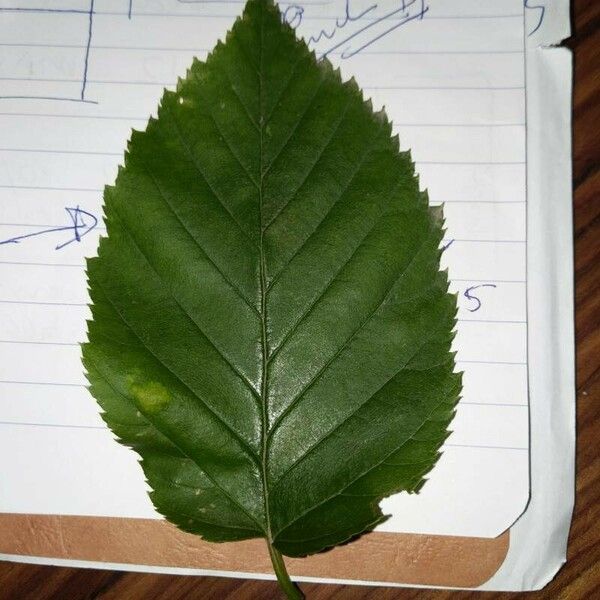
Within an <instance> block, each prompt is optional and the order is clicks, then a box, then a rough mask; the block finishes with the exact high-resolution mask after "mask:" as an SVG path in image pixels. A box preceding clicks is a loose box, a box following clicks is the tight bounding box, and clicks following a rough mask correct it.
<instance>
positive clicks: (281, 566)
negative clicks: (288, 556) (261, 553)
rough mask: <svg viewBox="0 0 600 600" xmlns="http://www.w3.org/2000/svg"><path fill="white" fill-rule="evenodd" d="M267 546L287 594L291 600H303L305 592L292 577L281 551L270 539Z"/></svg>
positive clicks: (276, 572)
mask: <svg viewBox="0 0 600 600" xmlns="http://www.w3.org/2000/svg"><path fill="white" fill-rule="evenodd" d="M267 547H268V548H269V556H270V557H271V562H272V563H273V570H274V571H275V575H277V581H278V582H279V585H280V586H281V589H282V590H283V591H284V593H285V595H286V596H287V597H288V598H289V600H303V599H304V594H303V593H302V592H301V591H300V588H299V587H298V586H297V585H296V584H295V583H294V582H293V581H292V580H291V579H290V576H289V574H288V572H287V569H286V568H285V562H284V561H283V556H281V552H279V550H277V549H276V548H275V547H274V546H273V544H271V542H270V541H269V540H267Z"/></svg>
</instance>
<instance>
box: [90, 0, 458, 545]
mask: <svg viewBox="0 0 600 600" xmlns="http://www.w3.org/2000/svg"><path fill="white" fill-rule="evenodd" d="M104 198H105V215H106V225H107V231H108V237H106V238H103V239H102V240H101V242H100V246H99V251H98V257H96V258H92V259H90V260H89V261H88V267H87V272H88V277H89V287H90V296H91V299H92V303H93V304H92V314H93V319H92V320H91V321H90V322H89V327H88V338H89V342H88V343H87V344H85V345H84V348H83V356H84V364H85V367H86V369H87V375H88V379H89V381H90V384H91V387H90V389H91V392H92V394H93V395H94V396H95V398H96V399H97V400H98V402H99V403H100V405H101V407H102V409H103V411H104V413H103V417H104V419H105V421H106V422H107V424H108V425H109V427H110V428H111V429H112V431H113V432H114V433H115V434H116V435H117V437H118V439H119V440H120V441H121V442H122V443H124V444H126V445H127V446H130V447H131V448H133V449H134V450H135V451H136V452H138V453H139V454H140V456H141V457H142V467H143V469H144V472H145V475H146V477H147V479H148V482H149V484H150V486H151V488H152V492H151V498H152V501H153V503H154V505H155V506H156V508H157V510H158V511H159V512H161V513H162V514H163V515H165V517H166V518H167V519H169V520H170V521H172V522H173V523H175V524H176V525H178V526H179V527H180V528H182V529H184V530H185V531H189V532H192V533H196V534H199V535H201V536H203V537H204V538H206V539H207V540H212V541H216V542H224V541H229V540H242V539H246V538H252V537H264V538H266V539H267V541H268V543H269V545H270V546H271V547H272V548H273V551H274V552H275V553H279V552H281V553H283V554H286V555H290V556H302V555H306V554H309V553H313V552H318V551H320V550H322V549H324V548H327V547H329V546H333V545H336V544H340V543H342V542H344V541H346V540H348V539H350V538H352V537H354V536H356V535H357V534H360V533H361V532H364V531H368V530H370V529H372V528H373V527H375V526H376V525H377V524H378V523H381V522H382V521H383V520H385V518H386V517H385V516H384V515H383V514H382V512H381V510H380V509H379V506H378V503H379V501H380V500H381V499H382V498H383V497H385V496H388V495H390V494H393V493H396V492H399V491H402V490H405V491H408V492H414V491H417V490H418V489H419V488H420V486H421V485H422V483H423V481H424V475H425V474H426V473H427V472H428V471H429V470H430V469H431V468H432V467H433V465H434V464H435V462H436V460H437V457H438V454H439V452H438V450H439V448H440V446H441V444H442V442H443V440H444V439H445V437H446V436H447V427H448V424H449V422H450V420H451V418H452V416H453V411H454V407H455V404H456V401H457V398H458V394H459V392H460V388H461V383H460V376H459V375H458V374H455V373H454V355H453V354H452V353H451V351H450V345H451V341H452V337H453V333H452V331H453V328H454V326H455V313H456V299H455V298H454V297H453V296H451V295H449V294H448V291H447V290H448V281H447V275H446V273H444V272H440V270H439V259H440V249H439V246H440V242H441V240H442V236H443V229H442V216H441V211H440V210H439V209H432V208H429V206H428V200H427V196H426V194H425V193H424V192H421V191H419V185H418V180H417V178H416V176H415V174H414V165H413V163H412V161H411V158H410V154H409V153H408V152H399V149H398V139H397V137H392V127H391V124H390V123H389V122H388V120H387V118H386V115H385V114H384V113H383V112H379V113H374V112H373V111H372V108H371V104H370V102H368V101H367V102H365V101H364V100H363V96H362V93H361V91H360V89H359V88H358V86H357V84H356V83H355V82H354V81H353V80H351V81H348V82H342V80H341V77H340V74H339V71H337V70H334V69H333V67H332V66H331V64H330V63H329V62H328V61H327V60H321V61H317V60H316V59H315V56H314V54H313V53H311V52H310V51H309V50H308V49H307V47H306V44H305V43H304V42H302V41H299V40H297V39H296V37H295V35H294V32H293V30H292V29H291V28H290V27H289V26H287V25H286V24H284V23H282V19H281V15H280V13H279V10H278V9H277V8H276V7H274V6H273V4H272V3H271V1H270V0H249V2H248V4H247V5H246V8H245V10H244V14H243V16H242V17H241V18H240V19H238V20H237V21H236V22H235V24H234V26H233V28H232V30H231V32H230V33H228V35H227V37H226V42H225V43H224V44H222V43H220V42H219V43H218V44H217V46H216V48H215V50H214V51H213V53H212V54H211V55H209V57H208V59H207V60H206V62H200V61H198V60H195V61H194V63H193V65H192V67H191V69H190V70H189V71H188V73H187V77H186V78H185V79H184V80H181V81H180V82H179V84H178V87H177V91H176V92H169V91H166V92H165V94H164V96H163V98H162V101H161V105H160V108H159V111H158V119H150V121H149V123H148V126H147V129H146V131H145V132H137V131H134V132H133V134H132V137H131V141H130V143H129V146H128V150H127V153H126V156H125V166H124V168H121V169H120V170H119V174H118V177H117V180H116V184H115V185H114V186H113V187H107V188H106V190H105V196H104Z"/></svg>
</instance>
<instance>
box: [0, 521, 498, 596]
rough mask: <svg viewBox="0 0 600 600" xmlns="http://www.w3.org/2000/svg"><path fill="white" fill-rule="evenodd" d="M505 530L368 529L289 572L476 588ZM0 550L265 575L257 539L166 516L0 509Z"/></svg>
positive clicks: (492, 565)
mask: <svg viewBox="0 0 600 600" xmlns="http://www.w3.org/2000/svg"><path fill="white" fill-rule="evenodd" d="M508 543H509V534H508V532H507V533H505V534H503V535H501V536H500V537H498V538H494V539H484V538H465V537H449V536H428V535H412V534H396V533H380V532H375V533H370V534H368V535H365V536H363V537H361V538H360V539H358V540H356V541H355V542H353V543H351V544H347V545H345V546H340V547H337V548H334V549H333V550H330V551H328V552H325V553H321V554H318V555H314V556H311V557H308V558H305V559H288V560H287V563H288V567H289V570H290V572H291V573H292V574H295V575H304V576H312V577H324V578H332V579H356V580H366V581H382V582H394V583H407V584H422V585H440V586H452V587H454V586H456V587H476V586H479V585H481V584H482V583H484V582H485V581H487V580H488V579H489V578H490V577H491V576H492V575H493V574H494V573H495V572H496V571H497V570H498V568H499V567H500V565H501V564H502V562H503V561H504V558H505V557H506V553H507V551H508ZM0 553H3V554H16V555H20V556H42V557H48V558H61V559H73V560H85V561H95V562H110V563H124V564H135V565H148V566H161V567H184V568H197V569H210V570H223V571H242V572H246V573H270V572H271V565H270V562H269V558H268V555H267V551H266V547H265V544H264V542H262V541H261V540H249V541H245V542H234V543H227V544H212V543H208V542H204V541H203V540H201V539H200V538H199V537H197V536H194V535H190V534H187V533H184V532H182V531H179V530H178V529H177V528H176V527H174V526H172V525H171V524H169V523H167V522H165V521H157V520H151V519H116V518H97V517H69V516H46V515H17V514H3V515H0Z"/></svg>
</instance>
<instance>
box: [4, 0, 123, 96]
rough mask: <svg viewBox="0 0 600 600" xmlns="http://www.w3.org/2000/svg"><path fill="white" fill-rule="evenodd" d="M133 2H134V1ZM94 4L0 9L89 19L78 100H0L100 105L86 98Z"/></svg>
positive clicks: (91, 1)
mask: <svg viewBox="0 0 600 600" xmlns="http://www.w3.org/2000/svg"><path fill="white" fill-rule="evenodd" d="M132 1H133V0H132ZM94 3H95V0H90V4H89V8H88V9H87V10H83V9H67V8H25V7H18V6H15V7H10V8H9V7H6V8H5V7H0V12H13V13H52V14H75V15H87V17H88V28H87V38H86V43H85V53H84V59H83V72H82V76H81V91H80V93H79V97H78V98H70V97H62V96H19V95H15V96H0V100H62V101H65V102H83V103H86V104H98V103H97V102H95V101H93V100H88V99H86V97H85V92H86V87H87V79H88V70H89V58H90V50H91V45H92V34H93V30H94V14H95V10H94Z"/></svg>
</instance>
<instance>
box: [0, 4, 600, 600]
mask: <svg viewBox="0 0 600 600" xmlns="http://www.w3.org/2000/svg"><path fill="white" fill-rule="evenodd" d="M573 18H574V36H573V37H572V38H571V39H570V40H568V41H567V42H566V45H568V46H569V47H571V48H572V49H573V50H574V51H575V97H574V153H573V154H574V155H573V160H574V177H573V186H574V191H575V199H574V211H575V278H576V280H575V283H576V330H577V400H578V402H577V421H578V446H577V501H576V508H575V516H574V521H573V526H572V529H571V535H570V541H569V551H568V562H567V564H566V566H565V567H564V568H563V569H562V570H561V571H560V572H559V574H558V575H557V576H556V578H555V579H554V580H553V581H552V582H551V583H550V584H549V585H548V586H547V587H546V588H545V589H544V590H542V591H540V592H534V593H531V594H527V598H528V599H529V598H530V599H531V600H541V599H544V600H545V599H548V600H579V599H582V600H583V599H585V600H588V599H590V600H593V599H594V598H600V565H599V564H598V563H599V559H600V502H599V500H600V459H599V456H598V455H599V452H598V448H599V446H600V443H599V440H600V327H599V325H600V268H599V264H600V200H599V199H598V196H599V195H600V168H599V165H598V158H599V149H600V135H599V128H600V69H599V68H598V67H599V66H600V1H598V0H574V6H573ZM303 589H304V590H305V592H306V593H307V595H308V597H309V598H310V600H375V599H376V600H392V599H403V600H404V599H406V600H409V599H413V598H418V599H420V600H421V599H422V600H429V599H432V600H433V599H435V600H446V599H451V600H467V599H470V598H476V597H479V596H481V595H482V594H481V593H478V592H449V591H433V590H420V589H419V590H416V589H413V590H411V589H393V588H373V587H354V586H352V587H350V586H341V585H317V584H304V585H303ZM519 595H520V594H507V593H487V594H485V595H484V598H485V599H486V600H508V599H510V598H513V597H515V596H519ZM84 598H85V599H88V598H89V599H91V598H101V599H103V600H109V599H110V600H142V599H143V600H159V599H160V600H179V599H184V598H185V599H186V600H195V599H201V600H259V599H260V600H270V599H279V598H281V595H280V593H279V591H278V589H277V586H276V585H275V584H273V583H270V582H260V581H245V580H234V579H225V578H216V577H180V576H170V575H149V574H137V573H122V572H116V571H100V570H89V569H71V568H58V567H42V566H33V565H20V564H13V563H0V600H50V599H52V600H54V599H58V600H63V599H64V600H83V599H84Z"/></svg>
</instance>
